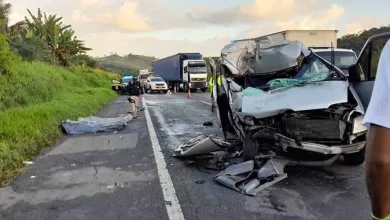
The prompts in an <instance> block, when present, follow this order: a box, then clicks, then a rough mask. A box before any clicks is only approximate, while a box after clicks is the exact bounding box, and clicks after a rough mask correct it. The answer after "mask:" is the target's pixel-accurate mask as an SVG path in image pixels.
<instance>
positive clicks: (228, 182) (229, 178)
mask: <svg viewBox="0 0 390 220" xmlns="http://www.w3.org/2000/svg"><path fill="white" fill-rule="evenodd" d="M251 176H253V172H251V173H249V174H248V175H235V176H233V175H221V176H217V178H215V181H216V182H217V183H219V184H221V185H222V186H225V187H227V188H230V189H233V190H235V191H237V192H240V193H242V189H240V188H239V185H240V183H242V182H243V181H245V180H247V179H249V178H250V177H251Z"/></svg>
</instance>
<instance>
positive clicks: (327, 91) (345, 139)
mask: <svg viewBox="0 0 390 220" xmlns="http://www.w3.org/2000/svg"><path fill="white" fill-rule="evenodd" d="M389 36H390V34H388V35H385V34H384V35H378V36H373V37H372V38H370V39H369V40H368V41H367V43H366V46H365V48H364V49H363V50H362V53H364V51H366V50H372V49H371V47H370V48H368V46H367V45H370V44H371V43H372V42H373V41H374V40H376V39H380V40H383V39H388V37H389ZM365 59H367V57H366V58H365ZM219 62H220V65H221V75H222V86H214V87H213V91H212V95H211V96H212V97H211V98H212V103H213V112H214V113H215V114H216V115H217V117H218V119H219V121H220V124H221V127H222V130H223V133H224V135H225V139H230V138H238V139H240V140H242V141H243V143H244V144H243V155H244V160H245V161H248V160H252V159H253V158H255V157H256V156H258V155H264V154H269V152H273V153H276V155H280V156H284V157H289V158H294V159H296V160H300V161H329V159H330V158H333V157H335V156H339V155H343V158H344V162H345V163H346V164H350V165H359V164H362V163H363V162H364V149H365V144H366V133H367V128H366V127H364V126H363V125H362V119H363V115H364V112H365V108H366V107H367V106H368V102H369V97H370V96H371V90H372V86H373V79H372V77H371V78H370V79H368V77H367V80H364V79H362V78H361V79H360V80H354V82H353V83H352V82H351V80H349V79H348V77H347V76H346V75H345V74H344V73H343V71H341V70H340V69H339V68H337V67H335V66H332V65H331V64H330V63H329V62H327V61H326V60H325V59H323V58H321V57H319V56H318V55H316V54H315V53H313V52H312V51H311V50H308V49H307V48H305V47H304V45H303V44H302V43H301V42H299V41H289V42H287V41H284V42H279V43H278V44H276V45H275V44H273V45H271V44H269V43H268V42H261V41H258V40H255V39H253V40H245V41H235V42H232V43H231V44H228V45H226V46H225V47H224V48H223V49H222V51H221V57H220V60H219ZM359 62H363V60H362V59H361V58H360V57H359V59H358V64H359ZM364 62H367V61H364ZM210 65H211V68H212V71H213V77H214V80H215V79H216V73H215V72H216V71H215V69H216V64H215V62H214V61H213V60H212V59H210ZM360 65H362V64H360ZM351 68H352V70H350V79H351V78H354V79H357V78H358V77H362V76H364V75H365V74H366V75H367V74H371V73H370V72H362V69H360V70H361V71H356V69H358V68H357V65H353V66H352V67H351ZM360 68H361V66H360ZM351 71H352V74H351ZM367 71H369V70H367ZM370 71H372V70H370ZM371 75H372V74H371ZM374 79H375V78H374ZM364 83H366V85H365V86H364V85H362V84H364ZM367 97H368V98H367ZM333 161H334V160H333Z"/></svg>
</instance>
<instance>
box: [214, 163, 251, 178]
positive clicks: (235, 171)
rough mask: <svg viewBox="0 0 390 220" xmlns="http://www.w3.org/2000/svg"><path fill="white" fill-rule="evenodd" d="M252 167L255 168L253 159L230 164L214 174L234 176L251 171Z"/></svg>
mask: <svg viewBox="0 0 390 220" xmlns="http://www.w3.org/2000/svg"><path fill="white" fill-rule="evenodd" d="M254 168H255V162H254V161H253V160H249V161H246V162H244V163H239V164H234V165H231V166H229V167H228V168H226V169H225V170H223V171H221V172H219V173H218V174H217V175H216V176H217V177H218V176H222V175H230V176H235V175H239V174H243V173H248V172H251V171H253V169H254Z"/></svg>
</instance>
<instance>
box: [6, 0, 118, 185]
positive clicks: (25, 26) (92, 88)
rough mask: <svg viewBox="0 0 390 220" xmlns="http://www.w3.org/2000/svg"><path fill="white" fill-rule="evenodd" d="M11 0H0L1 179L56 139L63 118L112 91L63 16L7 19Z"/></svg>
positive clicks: (82, 112) (94, 106)
mask: <svg viewBox="0 0 390 220" xmlns="http://www.w3.org/2000/svg"><path fill="white" fill-rule="evenodd" d="M11 8H12V7H11V4H8V3H7V4H6V3H4V1H3V0H0V85H1V87H0V183H1V184H0V185H2V186H4V185H7V184H8V183H9V180H10V179H12V177H14V176H15V174H17V173H18V172H19V171H20V170H21V169H23V167H24V164H23V161H26V160H31V159H33V158H34V157H35V156H36V155H37V154H38V153H39V152H40V150H41V149H42V148H44V147H47V146H50V145H52V144H53V143H55V142H56V141H58V138H60V137H61V136H62V135H63V133H62V131H61V128H60V124H61V121H63V120H66V119H76V118H78V117H85V116H88V115H91V114H94V113H96V112H97V111H98V110H99V109H100V108H102V107H103V106H104V105H105V104H107V103H108V102H109V101H110V100H112V99H114V98H115V97H116V94H115V92H113V91H112V90H111V87H110V79H118V78H119V75H118V74H116V73H113V72H108V71H104V70H101V69H98V68H97V62H96V61H95V60H94V59H93V58H92V57H90V56H88V55H86V52H87V51H89V50H91V49H90V48H87V47H86V46H85V45H84V43H83V41H81V40H79V39H77V37H76V35H75V32H74V31H73V30H72V29H71V27H70V26H69V25H64V24H62V22H61V20H62V18H61V17H58V16H57V15H46V14H45V13H42V12H41V11H40V10H38V13H37V15H34V14H33V13H32V12H30V11H28V15H29V16H28V17H27V16H26V19H25V20H24V21H20V22H17V23H16V24H13V25H9V24H8V16H9V14H10V13H11Z"/></svg>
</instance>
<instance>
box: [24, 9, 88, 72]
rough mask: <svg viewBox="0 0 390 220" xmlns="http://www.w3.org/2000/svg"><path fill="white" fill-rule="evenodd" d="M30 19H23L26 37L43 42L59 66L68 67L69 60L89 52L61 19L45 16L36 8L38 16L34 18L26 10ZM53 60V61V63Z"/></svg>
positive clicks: (54, 16) (55, 16)
mask: <svg viewBox="0 0 390 220" xmlns="http://www.w3.org/2000/svg"><path fill="white" fill-rule="evenodd" d="M27 11H28V13H29V14H30V17H31V19H28V18H27V17H26V18H25V20H26V24H27V27H28V31H29V33H28V35H33V36H36V37H38V38H41V39H42V40H44V41H45V42H46V43H47V44H48V46H49V48H50V50H51V53H52V54H53V55H54V56H53V58H56V59H57V60H58V61H59V62H60V64H61V65H63V66H68V65H69V63H70V58H71V57H72V56H76V55H79V54H84V53H85V52H86V51H88V50H91V49H90V48H87V47H85V46H84V42H83V41H81V40H78V39H77V37H76V36H75V35H74V34H75V32H74V30H73V29H72V28H71V26H70V25H63V23H62V21H61V20H62V17H57V15H48V16H47V15H46V13H43V14H42V12H41V10H40V9H39V8H38V15H37V16H34V15H33V14H32V13H31V12H30V10H27ZM54 62H55V60H53V63H54Z"/></svg>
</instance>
